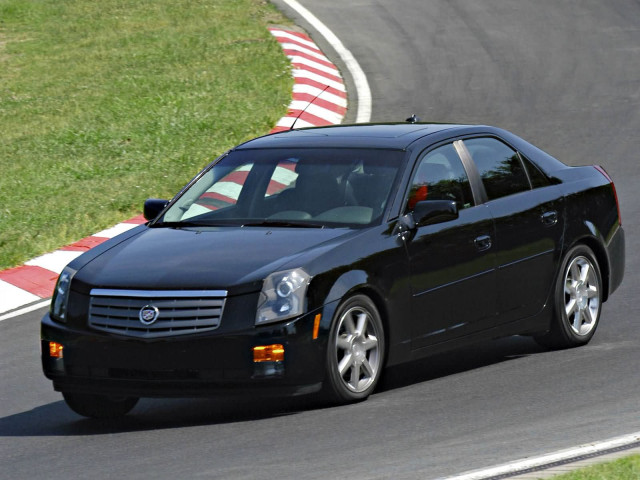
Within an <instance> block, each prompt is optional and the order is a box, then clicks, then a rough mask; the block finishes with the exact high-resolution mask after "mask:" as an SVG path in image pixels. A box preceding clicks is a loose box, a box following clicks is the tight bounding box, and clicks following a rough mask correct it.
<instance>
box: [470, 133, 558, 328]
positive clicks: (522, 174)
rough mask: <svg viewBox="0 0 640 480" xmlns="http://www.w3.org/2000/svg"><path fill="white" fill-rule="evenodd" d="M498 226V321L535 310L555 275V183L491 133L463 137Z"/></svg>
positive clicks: (556, 211)
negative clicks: (490, 135)
mask: <svg viewBox="0 0 640 480" xmlns="http://www.w3.org/2000/svg"><path fill="white" fill-rule="evenodd" d="M464 146H465V147H466V149H467V151H468V153H469V154H470V156H471V158H472V159H473V162H474V163H475V165H476V167H477V169H478V173H479V174H480V177H481V179H482V184H483V185H484V189H485V192H486V196H487V198H486V200H487V203H486V206H487V207H488V209H489V211H490V212H491V216H492V217H493V219H494V221H495V226H496V244H495V253H496V265H497V273H496V287H497V292H498V293H497V295H498V297H497V300H498V304H497V306H498V312H499V317H498V323H507V322H510V321H513V320H517V319H520V318H525V317H528V316H531V315H534V314H536V313H538V312H539V311H540V310H541V309H542V307H543V306H544V304H545V302H546V299H547V297H548V295H549V292H550V291H551V287H552V285H553V283H554V280H555V271H556V265H557V263H558V260H559V258H558V257H559V255H560V253H561V242H562V233H563V224H564V218H563V215H562V212H563V208H562V201H563V200H562V196H561V193H560V191H559V189H558V187H557V186H554V185H551V184H550V182H549V180H548V179H547V178H546V177H545V176H544V174H542V172H540V171H539V170H538V169H537V167H535V165H534V164H533V163H532V162H530V161H529V160H528V159H527V158H525V157H524V156H523V155H522V154H520V153H518V152H517V151H516V150H514V149H513V148H511V147H510V146H509V145H507V144H506V143H504V142H502V141H501V140H499V139H497V138H494V137H481V138H472V139H465V140H464Z"/></svg>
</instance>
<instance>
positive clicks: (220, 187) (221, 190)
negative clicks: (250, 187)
mask: <svg viewBox="0 0 640 480" xmlns="http://www.w3.org/2000/svg"><path fill="white" fill-rule="evenodd" d="M240 190H242V185H239V184H237V183H235V182H218V183H216V184H215V185H214V186H213V188H210V189H209V190H207V191H208V192H209V193H217V194H220V195H224V196H225V197H229V198H233V199H237V198H238V197H239V196H240Z"/></svg>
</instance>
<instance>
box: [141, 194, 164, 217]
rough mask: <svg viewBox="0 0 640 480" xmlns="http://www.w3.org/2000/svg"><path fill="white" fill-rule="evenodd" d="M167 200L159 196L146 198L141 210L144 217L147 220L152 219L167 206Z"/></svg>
mask: <svg viewBox="0 0 640 480" xmlns="http://www.w3.org/2000/svg"><path fill="white" fill-rule="evenodd" d="M168 203H169V200H163V199H161V198H147V199H146V200H145V201H144V208H143V210H142V212H143V215H144V218H146V219H147V220H153V219H154V218H156V217H157V216H158V215H160V212H162V210H164V207H166V206H167V204H168Z"/></svg>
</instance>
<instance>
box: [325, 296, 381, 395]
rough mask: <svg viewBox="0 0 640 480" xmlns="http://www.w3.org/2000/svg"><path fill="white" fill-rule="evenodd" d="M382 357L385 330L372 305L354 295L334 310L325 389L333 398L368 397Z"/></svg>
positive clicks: (367, 299) (374, 384) (375, 381)
mask: <svg viewBox="0 0 640 480" xmlns="http://www.w3.org/2000/svg"><path fill="white" fill-rule="evenodd" d="M383 359H384V329H383V327H382V320H381V318H380V314H379V312H378V309H377V308H376V306H375V304H374V303H373V301H371V299H370V298H369V297H367V296H366V295H354V296H352V297H350V298H348V299H347V300H345V301H344V302H343V303H342V305H341V306H340V307H339V308H338V310H337V311H336V314H335V317H334V319H333V323H332V325H331V332H330V335H329V344H328V347H327V369H328V371H327V377H328V381H327V384H326V385H325V391H326V393H327V394H328V395H329V397H330V398H331V399H332V400H335V401H338V402H352V401H356V400H362V399H365V398H367V397H368V396H369V395H371V393H372V392H373V390H374V389H375V387H376V384H377V383H378V380H379V379H380V374H381V372H382V365H383Z"/></svg>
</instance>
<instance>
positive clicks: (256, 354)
mask: <svg viewBox="0 0 640 480" xmlns="http://www.w3.org/2000/svg"><path fill="white" fill-rule="evenodd" d="M283 360H284V347H283V346H282V345H281V344H279V343H276V344H273V345H260V346H258V347H253V361H254V362H256V363H258V362H282V361H283Z"/></svg>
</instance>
